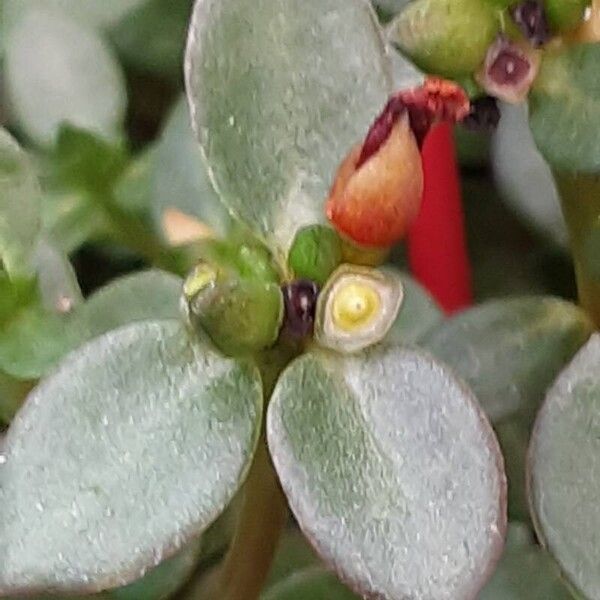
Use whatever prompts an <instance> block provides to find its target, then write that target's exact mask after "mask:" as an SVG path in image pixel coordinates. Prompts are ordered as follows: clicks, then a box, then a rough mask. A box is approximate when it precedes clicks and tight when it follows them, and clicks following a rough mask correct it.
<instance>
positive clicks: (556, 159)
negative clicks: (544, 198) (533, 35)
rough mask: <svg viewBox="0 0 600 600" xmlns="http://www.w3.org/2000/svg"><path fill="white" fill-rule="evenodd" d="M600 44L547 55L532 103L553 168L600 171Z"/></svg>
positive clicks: (536, 130)
mask: <svg viewBox="0 0 600 600" xmlns="http://www.w3.org/2000/svg"><path fill="white" fill-rule="evenodd" d="M598 64H600V44H599V43H596V44H579V45H564V46H561V47H559V48H557V49H556V50H553V51H549V52H546V53H544V59H543V62H542V67H541V70H540V73H539V75H538V77H537V79H536V82H535V85H534V87H533V88H532V90H531V94H530V100H529V107H530V111H529V121H530V125H531V130H532V131H533V136H534V138H535V141H536V143H537V145H538V148H539V149H540V151H541V153H542V154H543V155H544V157H545V158H546V160H547V161H548V162H549V163H550V165H551V166H552V167H553V168H556V169H562V170H565V171H584V172H592V173H593V172H598V171H600V69H598Z"/></svg>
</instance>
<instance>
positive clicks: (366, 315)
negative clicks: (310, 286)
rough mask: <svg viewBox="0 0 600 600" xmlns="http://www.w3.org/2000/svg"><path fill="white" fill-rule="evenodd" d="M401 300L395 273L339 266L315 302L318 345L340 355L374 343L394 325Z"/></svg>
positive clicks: (400, 283)
mask: <svg viewBox="0 0 600 600" xmlns="http://www.w3.org/2000/svg"><path fill="white" fill-rule="evenodd" d="M403 297H404V291H403V288H402V282H401V280H400V278H399V277H398V276H397V275H396V274H394V273H391V272H388V271H381V270H376V269H370V268H368V267H357V266H355V265H342V266H341V267H340V268H339V269H338V270H337V271H336V272H335V273H334V274H333V275H332V276H331V278H330V279H329V281H328V282H327V285H326V286H325V288H324V289H323V291H322V292H321V295H320V296H319V299H318V301H317V315H316V323H315V339H316V341H317V343H318V344H320V345H321V346H324V347H326V348H331V349H332V350H337V351H338V352H343V353H351V352H356V351H358V350H362V349H363V348H366V347H368V346H371V345H373V344H376V343H377V342H379V341H381V340H382V339H383V338H384V337H385V335H386V333H387V332H388V331H389V330H390V328H391V326H392V325H393V323H394V321H395V319H396V316H397V315H398V311H399V310H400V306H401V304H402V300H403Z"/></svg>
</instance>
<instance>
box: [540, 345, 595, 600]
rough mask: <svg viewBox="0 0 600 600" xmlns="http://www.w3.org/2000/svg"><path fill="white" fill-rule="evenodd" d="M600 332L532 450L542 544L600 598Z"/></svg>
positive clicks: (550, 398) (557, 386)
mask: <svg viewBox="0 0 600 600" xmlns="http://www.w3.org/2000/svg"><path fill="white" fill-rule="evenodd" d="M598 365H600V336H598V335H597V334H596V335H594V336H593V337H592V338H591V339H590V341H589V342H588V343H587V345H586V346H584V348H583V349H582V350H581V351H580V352H579V354H577V356H576V357H575V359H574V360H573V361H572V363H571V364H570V365H569V366H568V367H567V368H566V369H565V370H564V371H563V373H561V375H560V377H559V378H558V379H557V380H556V382H555V383H554V385H553V386H552V388H551V389H550V391H549V392H548V395H547V396H546V400H545V402H544V405H543V407H542V409H541V411H540V413H539V415H538V418H537V421H536V424H535V428H534V431H533V435H532V439H531V446H530V449H529V491H530V505H531V508H532V512H533V517H534V523H535V526H536V530H537V533H538V535H539V536H540V539H541V540H542V543H543V544H544V545H545V546H546V547H547V548H548V550H549V551H550V553H551V554H552V555H553V556H554V557H555V558H556V560H557V562H558V563H559V565H560V567H561V569H562V571H563V573H564V574H565V576H566V577H567V578H568V579H569V580H570V582H571V583H572V584H573V585H574V586H575V587H576V588H577V589H578V590H580V591H581V592H582V594H583V595H584V597H585V598H589V599H590V600H592V599H594V598H598V597H599V596H600V571H599V570H598V563H599V562H600V545H599V544H598V533H597V532H598V529H599V528H600V503H598V495H599V494H600V479H599V478H598V469H599V468H600V452H599V451H598V450H599V440H600V421H599V420H598V415H600V370H599V369H598Z"/></svg>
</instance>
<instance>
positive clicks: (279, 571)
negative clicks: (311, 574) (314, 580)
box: [265, 529, 321, 589]
mask: <svg viewBox="0 0 600 600" xmlns="http://www.w3.org/2000/svg"><path fill="white" fill-rule="evenodd" d="M320 563H321V561H320V560H319V558H318V557H317V555H316V554H315V551H314V550H313V549H312V548H311V547H310V545H309V543H308V541H307V540H306V538H305V537H304V536H303V535H302V533H301V532H300V531H298V530H297V529H288V530H287V531H286V532H285V533H284V534H283V536H281V539H280V541H279V546H277V553H276V554H275V559H274V560H273V564H272V565H271V571H270V572H269V578H268V580H267V583H266V584H265V589H268V588H270V587H273V586H275V585H276V584H278V583H281V582H282V581H284V580H286V579H287V578H288V577H289V576H290V575H293V574H294V573H295V572H297V571H303V570H304V569H306V568H308V567H315V566H318V565H320Z"/></svg>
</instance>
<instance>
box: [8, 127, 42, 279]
mask: <svg viewBox="0 0 600 600" xmlns="http://www.w3.org/2000/svg"><path fill="white" fill-rule="evenodd" d="M39 196H40V189H39V185H38V181H37V178H36V175H35V172H34V170H33V166H32V164H31V162H30V160H29V158H28V157H27V155H26V154H25V153H24V152H23V151H22V150H21V149H20V148H19V146H18V144H17V142H16V141H15V140H14V139H13V138H12V137H11V136H10V135H9V134H8V133H7V132H6V131H5V130H4V129H1V128H0V267H1V266H2V265H3V266H4V268H5V269H6V271H7V272H8V273H9V275H24V274H28V273H30V271H31V268H32V265H31V262H30V261H31V254H32V252H33V249H34V246H35V240H36V238H37V236H38V233H39V228H40V217H39V211H40V202H39Z"/></svg>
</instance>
